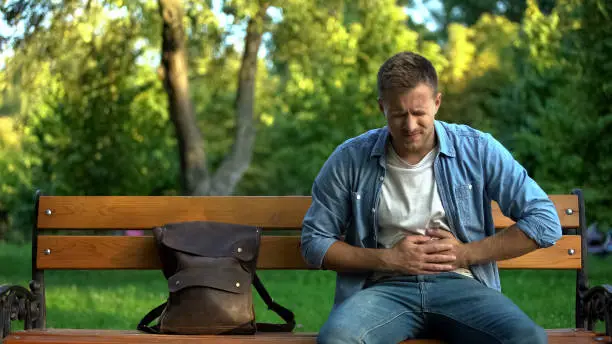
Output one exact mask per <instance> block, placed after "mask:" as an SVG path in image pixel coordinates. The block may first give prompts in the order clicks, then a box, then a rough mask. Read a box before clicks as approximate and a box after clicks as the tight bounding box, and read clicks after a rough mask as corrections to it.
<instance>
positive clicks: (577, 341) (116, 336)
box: [5, 329, 612, 344]
mask: <svg viewBox="0 0 612 344" xmlns="http://www.w3.org/2000/svg"><path fill="white" fill-rule="evenodd" d="M546 332H547V333H548V337H549V343H550V344H587V343H598V344H601V343H610V342H612V339H611V338H610V337H606V336H597V335H595V334H594V333H593V332H591V331H584V330H575V329H557V330H547V331H546ZM315 338H316V333H299V332H298V333H289V334H286V333H265V334H256V335H253V336H248V335H247V336H192V335H155V334H147V333H141V332H138V331H120V330H70V329H46V330H29V331H16V332H14V333H12V334H11V335H9V336H8V337H7V338H5V344H32V343H48V344H59V343H66V344H73V343H109V344H111V343H112V344H128V343H148V344H182V343H185V344H195V343H216V344H242V343H291V344H315ZM402 344H441V342H440V341H437V340H430V339H423V340H409V341H405V342H402Z"/></svg>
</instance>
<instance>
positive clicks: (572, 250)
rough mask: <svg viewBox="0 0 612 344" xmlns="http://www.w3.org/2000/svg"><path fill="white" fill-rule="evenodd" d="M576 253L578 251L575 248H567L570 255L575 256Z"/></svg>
mask: <svg viewBox="0 0 612 344" xmlns="http://www.w3.org/2000/svg"><path fill="white" fill-rule="evenodd" d="M574 253H576V251H575V250H574V249H573V248H570V249H569V250H567V254H569V255H570V256H573V255H574Z"/></svg>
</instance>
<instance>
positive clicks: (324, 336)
mask: <svg viewBox="0 0 612 344" xmlns="http://www.w3.org/2000/svg"><path fill="white" fill-rule="evenodd" d="M337 325H338V324H336V325H334V324H333V323H331V322H327V323H325V325H323V327H322V328H321V331H320V332H319V335H318V336H317V344H349V343H351V344H356V343H361V338H360V336H359V331H355V330H354V329H351V328H348V327H344V326H337Z"/></svg>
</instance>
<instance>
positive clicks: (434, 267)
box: [421, 263, 455, 274]
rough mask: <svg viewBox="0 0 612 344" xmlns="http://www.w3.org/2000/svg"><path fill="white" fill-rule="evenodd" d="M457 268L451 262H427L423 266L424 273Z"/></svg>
mask: <svg viewBox="0 0 612 344" xmlns="http://www.w3.org/2000/svg"><path fill="white" fill-rule="evenodd" d="M454 269H455V268H454V267H453V266H452V265H450V264H432V263H425V264H423V265H422V266H421V272H422V273H429V274H432V273H438V272H446V271H453V270H454Z"/></svg>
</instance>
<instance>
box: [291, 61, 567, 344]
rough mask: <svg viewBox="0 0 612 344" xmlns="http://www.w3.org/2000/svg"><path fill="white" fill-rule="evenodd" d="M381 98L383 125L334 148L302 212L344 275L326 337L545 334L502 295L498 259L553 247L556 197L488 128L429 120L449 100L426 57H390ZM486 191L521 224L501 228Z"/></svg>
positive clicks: (330, 264)
mask: <svg viewBox="0 0 612 344" xmlns="http://www.w3.org/2000/svg"><path fill="white" fill-rule="evenodd" d="M378 94H379V99H378V103H379V107H380V110H381V111H382V112H383V114H384V117H385V119H386V121H387V126H386V127H384V128H379V129H374V130H371V131H368V132H366V133H364V134H362V135H360V136H357V137H355V138H352V139H350V140H348V141H346V142H344V143H343V144H341V145H340V146H339V147H337V149H336V150H335V151H334V152H333V153H332V154H331V156H330V157H329V159H328V160H327V161H326V162H325V164H324V165H323V167H322V169H321V171H320V172H319V175H318V176H317V177H316V179H315V181H314V184H313V187H312V204H311V206H310V208H309V210H308V212H307V214H306V216H305V218H304V222H303V231H302V246H301V249H302V255H303V256H304V259H305V260H306V261H307V262H308V263H309V264H310V265H312V266H314V267H317V268H324V269H330V270H335V271H337V272H338V277H337V282H336V296H335V300H334V307H333V309H332V311H331V314H330V315H329V318H328V319H327V321H326V323H325V324H324V325H323V327H322V328H321V331H320V333H319V336H318V341H319V342H320V343H397V342H400V341H402V340H405V339H413V338H437V339H442V340H444V341H446V342H449V343H546V342H547V338H546V333H545V332H544V330H543V329H542V328H541V327H540V326H538V325H537V324H535V323H534V322H533V321H532V320H531V319H530V318H529V317H528V316H527V315H526V314H525V313H524V312H523V311H521V310H520V309H519V308H518V307H517V306H516V305H515V304H514V303H513V302H512V301H511V300H509V299H508V298H507V297H505V296H504V295H503V294H502V293H501V292H500V290H501V287H500V281H499V274H498V270H497V265H496V263H495V261H498V260H504V259H510V258H514V257H517V256H521V255H523V254H525V253H528V252H530V251H532V250H535V249H536V248H540V247H549V246H551V245H553V244H554V243H555V241H556V240H558V239H559V238H560V237H561V225H560V222H559V218H558V215H557V212H556V209H555V207H554V205H553V203H552V202H551V201H550V200H549V199H548V196H547V195H546V193H544V191H543V190H542V189H541V188H540V187H539V186H538V185H537V184H536V182H535V181H534V180H532V179H531V178H530V177H529V176H528V175H527V172H526V171H525V169H524V168H523V167H522V166H521V165H520V164H519V163H518V162H517V161H516V160H515V159H514V158H513V157H512V155H511V154H510V153H509V152H508V151H507V150H506V149H505V148H504V147H503V146H502V145H501V144H500V143H499V142H498V141H496V140H495V139H494V138H493V137H492V136H491V135H489V134H485V133H483V132H480V131H478V130H475V129H473V128H470V127H468V126H465V125H455V124H449V123H445V122H442V121H438V120H435V115H436V112H437V110H438V108H439V107H440V104H441V100H442V98H441V94H440V93H439V92H438V79H437V74H436V70H435V69H434V67H433V65H432V64H431V63H430V61H428V60H427V59H425V58H424V57H422V56H419V55H417V54H414V53H410V52H402V53H399V54H397V55H395V56H393V57H391V58H390V59H389V60H387V61H386V62H385V63H384V64H383V65H382V66H381V68H380V70H379V72H378ZM515 115H520V114H515ZM492 200H495V201H496V202H497V203H498V204H499V206H500V208H501V210H502V212H503V213H504V215H506V216H508V217H510V218H511V219H513V220H514V221H515V222H516V223H515V224H514V225H512V226H510V227H509V228H507V229H505V230H503V231H501V232H499V233H496V232H495V228H494V223H493V218H492V214H491V201H492ZM341 236H345V238H344V240H342V238H341Z"/></svg>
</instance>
